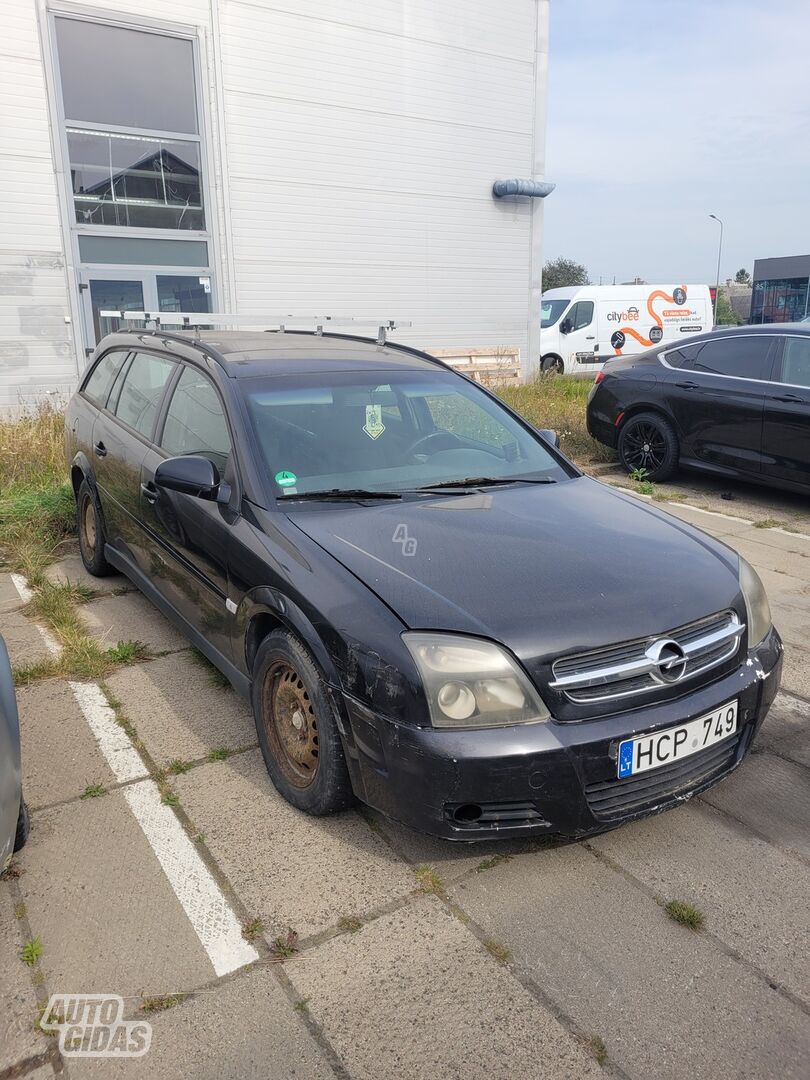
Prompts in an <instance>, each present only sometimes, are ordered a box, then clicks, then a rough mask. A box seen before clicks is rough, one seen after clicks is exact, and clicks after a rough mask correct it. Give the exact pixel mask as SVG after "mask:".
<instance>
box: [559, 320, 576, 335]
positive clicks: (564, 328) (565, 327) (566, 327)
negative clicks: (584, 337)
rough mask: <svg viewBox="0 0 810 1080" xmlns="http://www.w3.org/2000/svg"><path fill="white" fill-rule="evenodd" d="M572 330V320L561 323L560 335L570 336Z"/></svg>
mask: <svg viewBox="0 0 810 1080" xmlns="http://www.w3.org/2000/svg"><path fill="white" fill-rule="evenodd" d="M572 329H573V327H572V325H571V320H570V319H563V321H562V322H561V323H560V333H561V334H570V333H571V330H572Z"/></svg>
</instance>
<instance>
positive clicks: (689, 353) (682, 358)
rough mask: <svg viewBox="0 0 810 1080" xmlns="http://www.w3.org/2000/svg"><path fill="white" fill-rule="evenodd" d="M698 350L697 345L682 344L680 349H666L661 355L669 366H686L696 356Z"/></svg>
mask: <svg viewBox="0 0 810 1080" xmlns="http://www.w3.org/2000/svg"><path fill="white" fill-rule="evenodd" d="M699 350H700V346H699V345H684V346H683V347H682V348H680V349H667V350H666V351H665V352H664V354H663V355H664V359H665V360H666V362H667V363H668V364H669V366H670V367H674V368H680V367H688V366H689V365H690V364H691V363H692V361H693V360H694V359H695V357H696V356H697V354H698V351H699Z"/></svg>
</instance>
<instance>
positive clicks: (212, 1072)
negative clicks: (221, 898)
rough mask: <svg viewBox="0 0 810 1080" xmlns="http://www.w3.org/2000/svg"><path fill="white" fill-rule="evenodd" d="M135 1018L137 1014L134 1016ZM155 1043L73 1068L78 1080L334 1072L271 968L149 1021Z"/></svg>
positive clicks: (224, 1079)
mask: <svg viewBox="0 0 810 1080" xmlns="http://www.w3.org/2000/svg"><path fill="white" fill-rule="evenodd" d="M126 1015H127V1017H128V1018H129V1016H130V1015H132V1016H133V1017H134V1015H135V1010H130V1011H128V1012H127V1013H126ZM146 1019H147V1020H148V1021H149V1023H150V1024H151V1025H152V1044H151V1046H150V1049H149V1051H148V1053H147V1054H145V1055H144V1056H143V1057H142V1058H136V1059H130V1060H128V1061H109V1060H90V1059H84V1060H78V1059H73V1060H71V1061H70V1076H71V1080H83V1078H85V1077H86V1078H88V1080H89V1078H92V1077H99V1078H103V1080H108V1078H109V1080H117V1078H119V1077H120V1078H122V1080H129V1078H134V1080H139V1078H141V1077H143V1078H148V1080H152V1078H153V1077H166V1078H170V1077H181V1076H189V1077H194V1078H195V1080H268V1078H276V1077H278V1078H279V1080H280V1078H282V1077H284V1078H285V1080H287V1078H289V1080H327V1078H330V1080H331V1078H332V1077H334V1073H333V1071H332V1069H331V1066H330V1065H329V1063H328V1062H327V1061H326V1059H325V1058H324V1056H323V1053H322V1051H321V1050H320V1048H319V1047H318V1045H317V1043H316V1042H315V1040H314V1039H313V1038H312V1036H311V1035H310V1034H309V1032H308V1031H307V1029H306V1027H305V1025H304V1023H303V1020H302V1017H301V1014H300V1013H297V1012H296V1011H295V1010H294V1009H293V1007H292V1005H291V1004H290V1002H289V1001H288V1000H287V998H286V996H285V994H284V993H283V991H282V990H281V988H280V986H279V984H278V983H277V982H276V980H275V979H274V978H273V976H272V974H271V972H270V971H268V969H267V968H266V967H264V968H258V969H253V970H251V971H249V972H245V973H244V974H242V975H240V976H239V977H238V978H236V979H232V980H230V981H228V982H226V983H223V984H221V985H219V986H215V987H212V988H211V989H208V990H202V991H200V992H199V993H198V994H196V995H195V996H194V997H192V998H190V999H189V1000H187V1001H185V1002H183V1003H182V1004H180V1005H176V1006H175V1007H173V1008H171V1009H169V1010H167V1011H166V1012H162V1013H155V1014H152V1015H150V1016H147V1017H146Z"/></svg>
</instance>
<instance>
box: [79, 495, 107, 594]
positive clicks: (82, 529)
mask: <svg viewBox="0 0 810 1080" xmlns="http://www.w3.org/2000/svg"><path fill="white" fill-rule="evenodd" d="M76 511H77V517H78V521H79V552H80V554H81V557H82V562H83V563H84V568H85V570H86V571H87V573H88V574H92V575H93V577H108V576H109V575H110V574H114V573H115V570H114V569H113V567H112V566H110V564H109V563H108V562H107V560H106V558H105V557H104V543H105V541H106V537H105V535H104V525H103V524H102V520H101V508H100V507H99V503H98V498H97V497H96V495H95V492H94V491H93V489H92V488H91V487H90V485H89V484H88V483H87V481H86V480H82V482H81V485H80V487H79V494H78V495H77V496H76Z"/></svg>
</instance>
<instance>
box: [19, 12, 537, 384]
mask: <svg viewBox="0 0 810 1080" xmlns="http://www.w3.org/2000/svg"><path fill="white" fill-rule="evenodd" d="M547 6H548V0H503V2H502V3H501V4H493V3H492V2H491V0H341V2H340V3H335V2H334V0H296V2H295V3H294V4H291V3H289V0H287V2H286V3H285V0H137V2H136V0H117V2H116V0H107V3H105V2H104V0H83V2H81V3H73V2H72V0H3V4H2V20H3V22H2V25H3V39H2V43H0V54H2V55H0V118H1V119H0V404H14V403H15V402H16V401H17V400H19V399H20V398H29V399H30V398H31V397H37V396H42V395H43V394H44V393H45V392H46V391H48V390H54V389H56V390H62V391H64V390H65V389H68V388H70V387H71V386H72V385H74V384H75V380H76V378H77V373H78V372H79V371H80V370H81V369H82V368H83V366H84V363H85V357H84V341H83V340H82V329H81V313H80V311H79V294H78V290H77V277H76V268H75V267H74V266H73V255H72V253H71V250H70V245H69V243H68V236H67V224H68V222H67V220H66V219H68V217H69V214H70V212H71V205H70V201H69V197H68V190H67V187H68V185H67V183H66V178H65V177H64V175H62V173H61V170H62V169H63V168H64V167H65V166H64V163H63V162H62V161H61V154H60V151H59V139H58V134H57V133H55V132H54V131H52V128H51V125H52V123H54V124H55V123H56V122H57V118H56V117H55V116H53V113H54V111H55V110H54V106H53V100H54V99H53V97H51V98H50V104H49V90H50V93H51V95H53V86H52V82H53V76H52V73H51V57H50V49H51V43H50V41H49V38H48V30H47V28H48V19H47V12H48V11H63V12H65V11H68V12H69V11H74V12H84V13H87V12H90V11H93V10H98V11H99V14H100V17H104V16H107V17H109V16H110V15H113V16H115V15H119V16H127V17H129V16H131V17H134V18H136V19H139V20H142V21H143V22H145V23H147V24H149V25H153V26H160V25H179V26H181V27H183V28H190V29H192V30H193V31H194V32H195V33H196V35H197V36H198V38H199V40H200V45H201V48H200V56H201V61H202V68H203V70H202V72H201V76H202V77H201V83H202V85H201V92H202V95H203V98H204V102H203V104H204V111H205V114H206V117H207V129H208V130H207V131H206V137H207V145H208V149H209V172H210V174H211V175H210V177H209V179H210V180H211V181H212V187H213V190H212V193H211V194H212V197H213V204H214V206H213V209H215V214H214V216H213V218H212V217H209V221H210V222H211V227H212V232H213V233H214V250H215V253H216V260H217V277H216V286H217V289H218V305H217V306H219V307H223V308H225V309H230V310H237V311H238V312H239V313H240V314H245V315H257V316H260V315H261V313H262V311H267V310H274V311H277V310H278V309H279V308H283V309H285V310H287V309H288V310H290V311H291V312H294V311H299V312H337V313H338V314H356V315H359V316H364V315H368V316H379V317H398V318H400V319H409V320H411V321H412V322H413V328H412V329H411V330H410V331H403V332H402V333H401V334H398V337H401V338H402V339H403V340H409V341H412V342H414V343H418V344H421V345H424V346H426V347H428V348H429V347H431V346H435V347H448V346H458V347H476V346H497V345H504V346H518V347H519V348H520V349H521V353H522V355H523V357H524V362H525V361H528V360H533V361H534V362H536V360H537V357H536V356H534V355H533V352H535V351H536V346H534V348H532V347H531V346H530V343H529V334H530V330H532V331H533V328H534V324H535V323H536V321H537V315H536V311H537V310H539V305H538V304H537V302H536V301H537V299H538V297H539V286H540V263H539V260H540V254H541V252H540V237H541V222H542V204H541V202H540V201H539V200H510V199H505V200H502V201H497V200H494V199H493V198H492V195H491V188H492V182H493V180H495V179H497V178H499V177H509V176H532V175H534V176H538V175H541V174H542V167H543V143H544V110H545V59H546V58H545V48H546V44H547Z"/></svg>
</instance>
